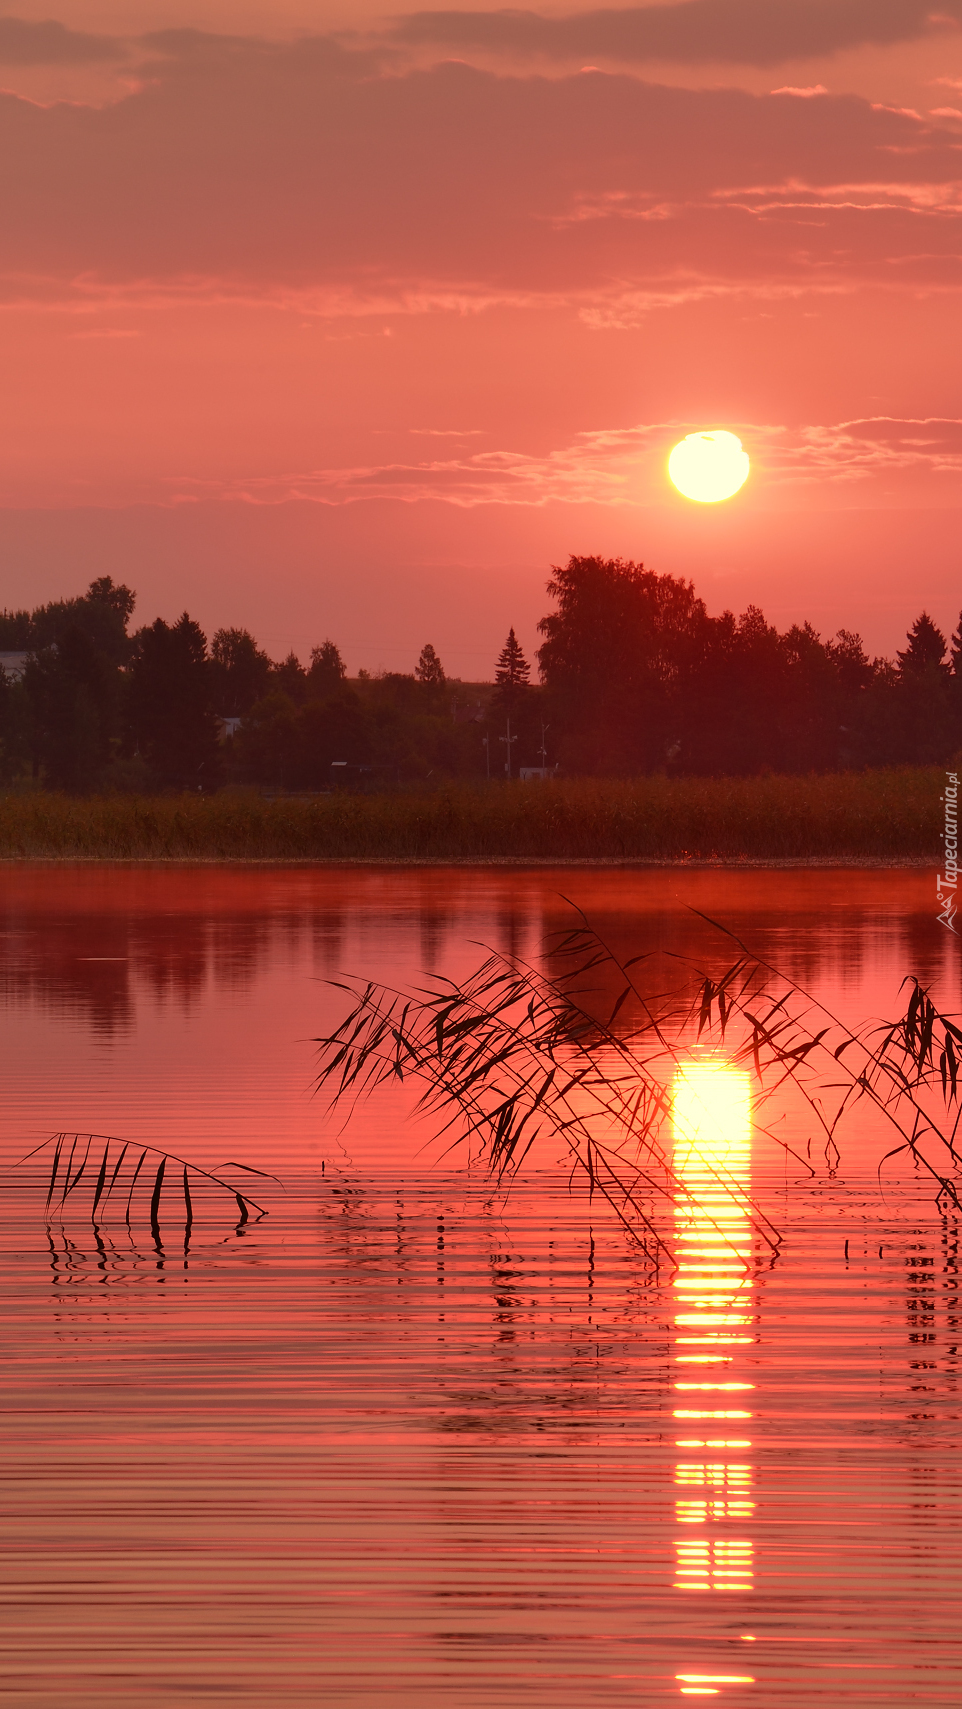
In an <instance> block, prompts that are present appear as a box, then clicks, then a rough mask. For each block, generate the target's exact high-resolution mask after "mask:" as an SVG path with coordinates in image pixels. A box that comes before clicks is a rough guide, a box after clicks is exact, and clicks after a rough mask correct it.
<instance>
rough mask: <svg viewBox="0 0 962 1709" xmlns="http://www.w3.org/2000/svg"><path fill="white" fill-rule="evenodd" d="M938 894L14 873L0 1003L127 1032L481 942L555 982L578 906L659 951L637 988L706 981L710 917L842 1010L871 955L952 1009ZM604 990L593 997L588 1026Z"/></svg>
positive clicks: (731, 884) (474, 875)
mask: <svg viewBox="0 0 962 1709" xmlns="http://www.w3.org/2000/svg"><path fill="white" fill-rule="evenodd" d="M931 889H932V885H931V880H930V878H929V875H927V874H925V873H922V872H917V871H903V872H884V871H840V870H824V871H812V870H802V869H800V870H794V869H790V870H782V871H772V870H757V871H752V870H746V869H743V870H738V869H732V868H718V869H714V870H713V869H705V868H701V869H699V868H691V869H677V868H676V869H663V870H658V869H653V870H648V871H631V870H626V869H623V870H617V869H613V870H594V871H591V870H585V869H578V870H571V869H568V870H565V869H559V870H556V871H553V870H531V869H529V870H520V871H517V870H516V871H511V870H509V869H500V870H498V869H483V868H479V869H474V870H471V869H463V868H461V869H459V868H437V869H430V868H424V869H397V870H390V871H387V872H386V871H384V869H380V870H377V869H367V870H365V869H358V868H353V869H337V868H327V869H324V868H319V869H310V868H278V867H264V868H256V867H249V868H243V867H220V868H219V867H215V866H197V867H191V866H179V867H168V868H165V867H162V866H159V865H158V866H156V867H153V866H146V865H145V866H142V867H135V866H128V867H125V866H109V865H100V864H98V865H93V864H92V865H90V866H79V865H78V866H69V865H64V866H62V867H61V866H58V867H51V866H43V867H41V866H30V865H24V866H22V867H15V868H11V869H9V870H8V872H7V875H6V878H5V883H4V887H3V893H2V897H0V944H2V954H0V1001H2V1002H3V1003H5V1004H6V1005H7V1006H8V1007H12V1006H17V1005H22V1004H24V1003H25V1002H32V1003H35V1004H38V1005H40V1006H42V1007H43V1008H45V1009H46V1010H48V1011H50V1012H52V1013H54V1014H60V1015H63V1016H70V1017H73V1018H81V1019H83V1020H85V1021H86V1023H87V1024H88V1025H89V1027H90V1028H91V1030H92V1031H93V1032H94V1033H96V1034H98V1035H99V1036H101V1037H105V1038H109V1037H110V1036H112V1035H121V1034H123V1033H125V1032H128V1031H130V1030H131V1029H132V1028H133V1027H134V1026H135V1024H136V1012H137V1005H138V1003H149V1004H153V1005H155V1006H161V1007H164V1008H171V1009H174V1010H177V1011H180V1012H184V1013H190V1012H191V1011H192V1010H193V1009H195V1008H196V1007H197V1006H198V1005H203V1004H206V1003H212V1002H216V1001H217V1000H218V999H219V998H220V997H222V996H223V995H224V994H225V993H228V992H234V993H237V992H247V993H249V994H250V999H251V1001H258V1000H260V999H259V998H256V997H255V995H254V988H255V987H256V986H257V983H258V981H259V980H266V979H269V978H270V977H271V976H273V975H275V974H276V972H277V971H278V970H279V969H281V968H283V967H290V966H291V964H292V963H293V961H295V960H298V961H300V962H301V963H302V964H303V971H304V972H305V973H306V974H307V975H308V976H311V975H313V976H315V977H317V978H320V979H324V978H328V977H331V976H334V975H336V974H339V973H344V972H347V973H350V974H354V975H358V976H361V977H371V978H372V979H382V978H384V977H385V976H387V977H389V978H391V979H393V980H396V981H400V982H405V981H412V982H415V983H417V982H418V981H419V979H420V977H421V975H423V974H428V975H432V976H437V975H442V976H443V975H444V974H446V973H451V975H452V976H461V975H463V974H464V973H466V972H467V971H468V970H469V969H470V967H472V966H473V965H476V964H477V963H478V962H479V961H480V960H481V958H482V956H483V954H484V947H485V946H487V947H489V948H491V949H494V950H498V951H500V952H501V953H505V954H508V955H511V956H518V957H521V958H523V959H531V958H535V957H537V956H538V955H539V954H540V953H541V951H542V947H544V948H545V949H546V951H547V961H548V966H549V969H550V970H551V971H552V972H554V973H558V972H560V971H561V968H562V963H561V961H560V959H559V957H558V954H557V944H558V941H559V937H560V935H561V934H563V933H564V931H565V930H566V929H568V928H570V926H572V925H573V924H575V923H577V920H578V914H577V912H576V908H575V907H574V906H573V904H577V906H579V907H581V908H583V909H584V911H585V914H586V915H587V917H588V918H589V919H590V920H591V922H592V924H593V925H594V926H595V927H596V928H597V929H598V930H599V931H600V932H601V934H602V936H603V937H605V939H606V940H607V942H608V943H609V944H610V945H611V947H612V948H613V949H614V950H615V951H616V952H617V954H618V955H619V957H620V958H621V959H622V960H627V959H629V958H630V957H634V956H639V955H645V954H646V953H647V954H650V955H651V957H652V963H651V966H650V968H645V967H641V968H639V969H638V970H637V971H636V977H637V978H638V979H639V981H640V982H641V983H643V984H645V985H647V986H648V988H649V989H660V988H662V987H663V986H664V985H665V984H666V982H667V983H669V984H677V983H679V982H681V980H682V979H683V978H684V976H685V975H684V972H683V969H682V966H681V964H680V962H679V961H677V960H675V959H673V958H676V957H681V958H687V959H688V960H689V961H691V962H694V963H696V964H697V965H698V966H699V967H701V968H704V969H705V970H706V971H710V972H712V973H713V974H715V975H717V974H718V972H720V971H721V970H722V969H723V968H724V967H725V966H727V965H729V964H730V962H731V961H732V960H734V959H735V957H736V956H737V954H738V946H737V944H736V943H735V942H734V941H733V940H732V939H731V938H726V937H725V935H724V933H723V932H721V931H719V930H717V929H716V928H715V927H714V926H712V925H711V924H710V923H709V921H708V920H706V919H704V918H702V917H701V914H705V915H709V916H710V917H711V919H713V920H716V921H719V922H721V923H723V924H724V925H725V926H727V927H728V929H729V930H730V931H731V932H732V933H734V934H735V935H736V936H737V937H741V938H743V939H744V941H745V942H746V943H747V945H748V946H749V947H750V949H751V950H752V951H753V952H754V953H755V954H756V955H759V956H761V957H763V958H764V959H766V960H768V961H770V962H772V963H773V964H774V965H775V966H776V967H778V968H779V969H780V971H781V972H783V973H784V974H786V975H788V976H789V977H790V978H792V979H793V980H795V981H796V982H798V983H799V984H801V985H803V986H807V985H812V984H814V983H816V982H818V981H822V982H824V981H825V980H826V979H828V980H829V981H830V982H831V983H832V984H834V985H835V986H836V987H837V988H838V990H839V992H840V993H842V995H843V997H844V994H845V993H846V992H850V993H854V992H855V990H856V988H857V987H858V986H859V984H860V982H862V981H863V980H864V978H865V976H866V972H867V969H868V966H869V964H870V963H873V962H875V961H877V959H878V958H879V957H881V958H882V959H883V961H884V963H885V964H886V968H887V969H891V970H892V979H891V981H890V983H891V984H892V989H893V990H894V987H895V985H897V981H898V977H901V976H902V975H903V974H908V973H912V974H915V975H916V976H917V977H918V978H919V979H920V980H922V982H923V983H925V984H934V985H939V984H940V983H941V985H942V987H943V991H944V992H945V991H946V986H947V987H948V988H947V992H946V995H947V999H948V1001H949V1003H950V1006H955V1005H956V1003H957V996H958V975H957V973H955V971H954V961H953V962H952V971H951V972H949V970H948V963H947V959H946V957H947V948H951V947H952V945H951V944H950V941H949V939H948V936H947V934H946V933H945V932H944V931H942V930H940V928H939V926H938V924H937V922H936V919H935V906H934V902H933V900H932V896H931ZM696 910H698V911H696ZM699 911H700V912H699ZM609 983H610V981H609ZM616 994H617V993H614V992H609V991H608V990H607V989H606V988H600V989H598V991H597V993H596V996H595V997H591V998H590V1000H589V1001H590V1002H595V1001H597V1003H598V1006H599V1012H600V1010H601V1009H603V1008H604V1006H605V1004H606V1003H607V1002H608V1000H609V998H611V999H612V1000H613V996H614V995H616ZM265 1000H267V999H266V995H265ZM311 1003H312V999H311V998H310V996H309V995H308V996H307V997H306V998H305V1015H304V1022H305V1029H309V1027H310V1024H311V1021H312V1019H313V1017H314V1009H313V1008H312V1007H311ZM625 1019H626V1021H627V1020H628V1019H629V1012H628V1011H627V1010H626V1011H625Z"/></svg>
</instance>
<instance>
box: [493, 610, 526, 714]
mask: <svg viewBox="0 0 962 1709" xmlns="http://www.w3.org/2000/svg"><path fill="white" fill-rule="evenodd" d="M530 674H531V666H530V665H529V663H528V661H527V659H526V658H525V656H524V651H523V649H522V646H521V643H520V641H519V640H518V637H517V635H516V634H515V632H514V629H513V628H512V629H509V630H508V639H507V640H506V641H505V643H504V646H503V647H502V649H501V652H500V653H499V655H498V663H497V666H496V668H495V672H494V680H495V682H496V684H497V693H496V696H495V698H496V700H497V702H498V704H499V706H503V707H505V708H506V709H507V710H508V711H509V712H513V711H514V710H515V709H516V708H517V706H518V704H519V703H520V701H521V699H522V697H523V695H524V691H525V689H526V688H527V687H528V678H529V676H530Z"/></svg>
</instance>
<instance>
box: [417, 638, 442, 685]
mask: <svg viewBox="0 0 962 1709" xmlns="http://www.w3.org/2000/svg"><path fill="white" fill-rule="evenodd" d="M414 675H415V676H416V678H417V680H418V682H423V683H424V685H425V687H426V688H443V687H444V685H445V683H446V682H447V680H448V679H447V677H446V676H445V674H444V666H443V665H442V663H441V660H440V659H439V658H438V655H437V653H436V652H435V651H434V648H433V647H432V645H431V643H430V641H427V642H426V643H425V645H424V646H423V647H422V648H421V656H420V658H419V659H418V662H417V664H416V665H415V667H414Z"/></svg>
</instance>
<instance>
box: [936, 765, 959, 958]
mask: <svg viewBox="0 0 962 1709" xmlns="http://www.w3.org/2000/svg"><path fill="white" fill-rule="evenodd" d="M942 800H943V801H944V802H945V830H944V831H943V832H942V841H943V843H944V844H945V856H944V860H943V865H944V868H945V870H944V872H940V873H939V876H938V878H937V879H936V881H935V891H936V895H937V896H938V899H939V909H940V912H939V915H938V921H939V925H940V926H947V927H948V929H949V931H950V932H955V935H956V937H958V935H959V934H958V932H956V931H955V915H956V906H955V893H956V890H957V889H958V883H959V821H958V800H959V775H958V772H954V771H947V772H946V774H945V794H944V795H943V796H942Z"/></svg>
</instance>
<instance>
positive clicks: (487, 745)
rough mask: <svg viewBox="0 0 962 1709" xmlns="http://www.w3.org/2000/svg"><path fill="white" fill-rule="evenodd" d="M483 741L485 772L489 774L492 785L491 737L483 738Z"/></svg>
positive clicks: (488, 777)
mask: <svg viewBox="0 0 962 1709" xmlns="http://www.w3.org/2000/svg"><path fill="white" fill-rule="evenodd" d="M481 740H482V742H483V743H484V766H485V772H486V774H487V779H488V782H489V783H490V782H491V737H490V736H482V737H481Z"/></svg>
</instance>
